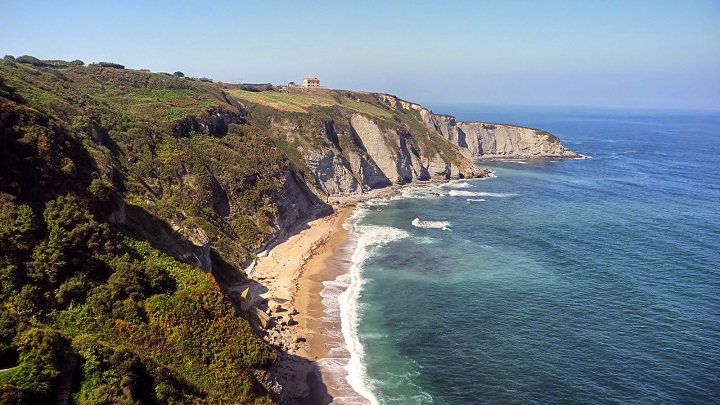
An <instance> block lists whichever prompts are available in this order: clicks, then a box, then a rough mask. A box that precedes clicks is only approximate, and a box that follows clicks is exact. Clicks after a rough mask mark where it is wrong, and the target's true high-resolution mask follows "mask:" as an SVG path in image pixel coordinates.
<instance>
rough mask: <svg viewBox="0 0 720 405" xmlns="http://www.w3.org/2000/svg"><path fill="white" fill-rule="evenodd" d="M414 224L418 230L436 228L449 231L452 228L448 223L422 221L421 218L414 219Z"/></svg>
mask: <svg viewBox="0 0 720 405" xmlns="http://www.w3.org/2000/svg"><path fill="white" fill-rule="evenodd" d="M412 224H413V226H417V227H418V228H435V229H442V230H443V231H447V230H448V229H450V226H451V225H450V222H448V221H421V220H420V218H415V219H413V220H412Z"/></svg>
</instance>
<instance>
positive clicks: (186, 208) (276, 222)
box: [0, 55, 459, 404]
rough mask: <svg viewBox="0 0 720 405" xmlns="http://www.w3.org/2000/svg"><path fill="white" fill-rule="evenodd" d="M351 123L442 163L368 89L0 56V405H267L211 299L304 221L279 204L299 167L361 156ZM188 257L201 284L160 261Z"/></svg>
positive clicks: (246, 336) (428, 138)
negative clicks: (321, 157) (66, 392)
mask: <svg viewBox="0 0 720 405" xmlns="http://www.w3.org/2000/svg"><path fill="white" fill-rule="evenodd" d="M228 87H231V86H230V85H228ZM354 114H363V115H364V116H366V117H369V118H370V119H371V120H372V121H374V122H375V123H377V125H378V126H379V127H380V128H381V129H385V130H392V131H394V132H391V133H396V134H397V136H398V137H399V140H398V142H400V140H402V142H404V146H405V147H407V148H408V149H412V150H414V151H416V152H417V153H420V154H425V155H430V154H434V153H438V154H440V155H441V156H442V157H443V158H444V159H446V160H447V161H455V160H456V159H459V155H458V151H457V150H456V149H454V148H453V147H452V146H451V145H450V144H449V143H448V142H447V141H445V140H444V139H442V138H441V137H440V136H439V135H438V134H436V133H434V132H432V131H429V130H428V129H427V128H426V127H425V125H424V124H423V123H422V120H421V119H420V115H419V113H418V111H415V110H405V109H402V108H398V109H393V108H391V107H390V106H389V105H387V104H385V103H383V102H381V101H380V100H379V98H378V97H377V95H374V94H371V93H363V92H349V91H337V90H328V89H313V90H312V91H307V90H305V89H290V93H280V92H277V91H275V88H274V87H273V86H272V85H269V84H267V85H264V84H263V85H248V86H243V89H226V88H225V86H224V85H223V84H221V83H214V82H212V81H211V80H210V79H206V78H201V79H199V80H196V79H192V78H186V77H184V75H183V74H182V72H175V74H172V75H171V74H167V73H151V72H148V71H135V70H129V69H125V67H124V66H123V65H119V64H116V63H110V62H100V63H93V64H90V65H89V66H84V63H83V62H82V61H79V60H78V61H72V62H65V61H47V60H39V59H37V58H34V57H32V56H27V55H25V56H22V57H18V58H17V59H16V58H14V57H12V56H9V55H8V56H5V57H4V58H3V60H2V62H1V63H0V128H1V129H2V131H0V369H3V368H9V370H7V371H4V372H1V373H0V403H47V402H51V401H53V399H54V396H55V395H56V394H57V391H58V384H59V383H60V381H65V380H67V379H68V378H70V377H73V379H74V381H73V384H72V386H71V387H70V388H71V391H72V392H71V396H72V400H73V402H75V403H80V404H85V403H87V404H90V403H128V404H130V403H270V402H272V401H273V398H272V396H271V395H270V394H269V392H268V391H267V389H266V388H265V387H264V386H263V385H262V384H260V383H259V379H261V378H262V376H263V373H264V372H265V370H266V369H267V368H268V367H269V366H270V365H271V364H272V363H273V362H274V361H275V360H276V356H275V354H274V352H273V351H272V350H271V349H270V348H269V347H268V346H267V345H266V344H265V343H264V342H263V341H262V340H261V339H259V338H258V337H257V336H256V335H255V334H254V333H253V331H252V328H251V326H250V324H249V323H248V322H247V321H246V320H245V319H243V318H242V317H240V316H239V315H238V313H236V309H235V303H234V302H232V300H231V299H230V298H229V297H228V296H226V295H225V294H224V293H223V289H224V288H225V287H227V285H228V283H230V282H234V281H238V280H241V281H242V280H244V277H245V275H244V274H243V273H242V272H241V271H240V270H239V269H240V268H241V267H242V266H243V265H244V264H246V263H249V262H250V261H251V260H252V259H253V258H254V253H253V252H255V251H257V250H258V249H261V248H262V247H263V244H264V243H267V241H268V240H271V238H272V237H273V236H274V235H275V234H276V233H277V232H278V231H279V230H281V229H282V227H283V226H288V224H285V225H283V221H284V220H285V221H288V219H287V217H292V216H293V215H294V216H295V218H296V217H297V216H301V214H302V215H306V216H307V215H310V214H309V213H300V212H291V213H288V210H291V209H299V208H296V205H301V204H298V203H299V202H298V201H293V199H294V198H300V197H302V198H309V199H312V197H307V196H304V195H303V196H300V194H311V193H310V192H308V193H296V194H298V195H292V196H288V195H283V194H282V193H283V190H285V189H286V188H292V187H294V189H297V187H302V186H304V185H302V184H294V183H293V182H291V181H290V180H292V181H295V179H296V178H298V177H299V178H301V179H303V180H304V181H305V183H306V184H314V178H313V173H310V170H309V169H308V167H307V164H306V161H305V156H307V154H308V153H310V152H313V151H318V150H327V149H333V150H334V153H336V155H338V156H341V157H343V158H347V156H348V155H349V153H350V152H352V153H356V154H359V155H362V156H365V157H366V158H367V153H366V152H365V151H364V150H363V148H362V145H359V144H358V143H357V142H356V140H355V134H354V132H353V128H352V127H351V126H350V120H351V117H352V116H353V115H354ZM394 141H395V140H394V139H387V142H388V144H389V145H390V144H391V146H392V148H395V149H397V148H398V146H397V145H396V144H395V143H393V142H394ZM300 183H301V182H300ZM313 201H314V200H313ZM318 201H319V200H318ZM311 208H312V207H311ZM191 235H201V236H202V237H198V238H197V239H198V240H200V241H199V242H198V241H190V240H189V239H190V236H191ZM200 245H202V246H200ZM192 249H208V250H209V255H207V256H209V257H210V260H211V262H212V263H210V264H208V263H202V264H201V266H207V268H205V269H204V270H208V269H209V267H210V266H211V267H212V275H211V274H206V273H203V272H202V271H201V270H200V269H198V268H194V267H192V266H190V265H188V264H183V263H180V262H178V261H176V260H175V259H173V257H172V256H175V257H184V254H185V253H187V252H188V251H191V250H192ZM204 252H205V253H208V252H207V251H204Z"/></svg>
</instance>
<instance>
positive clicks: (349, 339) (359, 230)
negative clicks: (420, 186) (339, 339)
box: [338, 212, 410, 404]
mask: <svg viewBox="0 0 720 405" xmlns="http://www.w3.org/2000/svg"><path fill="white" fill-rule="evenodd" d="M363 215H364V214H363V213H361V212H358V213H357V214H356V215H353V218H352V219H355V220H357V219H359V218H361V217H362V216H363ZM355 224H356V225H355V233H356V234H357V235H358V246H357V249H356V250H355V253H353V255H352V265H351V266H350V274H349V275H350V283H349V285H348V287H347V289H346V290H345V291H343V292H342V293H341V294H340V295H339V296H338V302H339V304H340V305H339V306H340V321H341V326H342V334H343V337H344V338H345V343H346V344H347V349H348V352H350V360H349V361H348V362H347V364H346V365H345V370H346V371H347V378H346V379H347V382H348V383H349V384H350V386H351V387H352V388H353V389H354V390H355V391H356V392H357V393H358V394H360V395H362V396H363V397H365V398H367V400H369V401H370V403H371V404H378V403H379V402H378V399H377V398H376V397H375V395H374V394H373V393H372V391H371V390H370V388H369V386H368V385H369V382H368V378H367V374H366V370H365V365H364V364H363V363H362V358H363V356H364V354H365V350H364V348H363V346H362V343H360V338H359V337H358V331H357V328H358V315H359V314H360V310H361V309H362V308H361V305H360V303H359V302H358V299H359V297H360V293H361V292H362V290H363V285H364V284H365V279H363V277H362V266H363V263H365V260H367V258H368V257H370V249H369V248H370V247H371V246H380V245H385V244H387V243H390V242H392V241H396V240H400V239H404V238H407V237H409V236H410V234H409V233H408V232H406V231H403V230H402V229H397V228H392V227H389V226H379V225H364V226H357V222H355ZM343 281H345V280H342V281H340V283H341V284H344V283H343Z"/></svg>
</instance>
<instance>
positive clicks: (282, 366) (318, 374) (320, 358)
mask: <svg viewBox="0 0 720 405" xmlns="http://www.w3.org/2000/svg"><path fill="white" fill-rule="evenodd" d="M458 180H459V181H462V180H468V179H458ZM450 181H452V180H450ZM447 182H448V181H447V180H446V181H427V182H417V183H411V184H407V185H395V186H390V187H386V188H383V189H376V190H371V191H369V192H367V193H363V194H356V195H348V196H339V197H331V198H329V199H328V203H330V204H331V205H332V208H333V212H332V213H331V214H330V215H327V216H325V217H322V218H319V219H315V220H313V221H310V222H309V223H308V224H307V226H306V227H304V228H303V229H302V230H300V231H299V232H297V233H296V234H294V235H292V236H290V237H288V238H287V240H285V241H283V242H282V243H280V244H278V245H275V246H274V247H273V248H271V249H270V250H268V251H265V252H262V253H261V254H260V255H258V259H257V262H256V263H255V264H254V265H253V266H252V267H251V270H250V271H248V274H249V276H248V277H249V279H250V282H249V283H245V284H242V285H236V286H234V287H232V288H231V291H234V292H236V293H240V292H242V291H243V290H244V289H246V288H249V290H250V294H251V295H252V299H251V301H252V305H254V306H256V307H258V308H260V309H261V310H262V311H263V313H264V314H267V316H268V318H269V320H270V323H269V325H268V326H267V327H265V328H258V330H259V332H260V334H261V336H262V337H263V339H264V340H265V341H266V342H268V343H269V344H270V345H271V346H273V347H275V348H276V349H278V350H277V351H276V353H277V354H278V361H277V362H276V363H275V364H274V365H273V366H272V367H271V368H270V370H269V374H268V375H267V376H266V377H265V384H266V386H268V387H269V388H270V389H271V390H272V391H273V392H275V394H276V395H278V397H279V398H280V399H281V400H292V401H295V403H307V404H329V403H333V402H334V399H348V400H351V401H352V403H365V402H369V401H367V399H366V398H365V397H363V396H362V395H361V394H359V393H358V392H356V391H355V390H354V389H353V388H352V387H351V385H350V383H349V382H348V381H347V378H346V377H347V373H346V372H345V365H347V363H348V362H349V360H350V352H349V351H348V348H347V342H346V341H345V337H344V336H343V333H342V323H341V319H340V314H339V308H336V309H335V310H336V311H338V313H337V316H332V317H331V316H328V314H327V309H328V307H327V306H326V305H325V303H324V302H323V299H324V298H323V296H322V295H321V293H323V291H324V290H325V289H326V287H328V285H326V283H330V284H332V286H331V287H329V288H334V289H335V291H340V290H339V289H341V290H342V291H344V290H346V289H347V287H348V286H347V285H339V286H338V285H337V284H342V283H337V282H336V281H337V279H338V277H339V276H342V275H345V274H348V275H349V270H350V267H351V265H352V261H351V260H349V258H350V257H351V256H352V254H353V252H354V250H355V249H356V247H357V246H356V243H357V241H356V240H355V239H354V238H352V232H351V231H350V230H349V229H348V228H346V227H345V224H346V223H348V221H349V220H352V219H351V216H352V215H353V213H354V212H355V210H356V208H357V205H358V204H360V203H362V202H365V201H370V200H377V199H386V198H391V197H393V196H396V195H399V194H401V193H402V190H403V189H405V188H407V187H424V186H432V185H438V184H444V183H447ZM330 299H331V300H336V301H337V296H334V297H331V298H330ZM328 302H329V301H328ZM340 370H342V371H340Z"/></svg>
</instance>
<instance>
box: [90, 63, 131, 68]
mask: <svg viewBox="0 0 720 405" xmlns="http://www.w3.org/2000/svg"><path fill="white" fill-rule="evenodd" d="M90 66H100V67H109V68H115V69H125V65H121V64H119V63H112V62H97V63H91V64H90Z"/></svg>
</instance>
